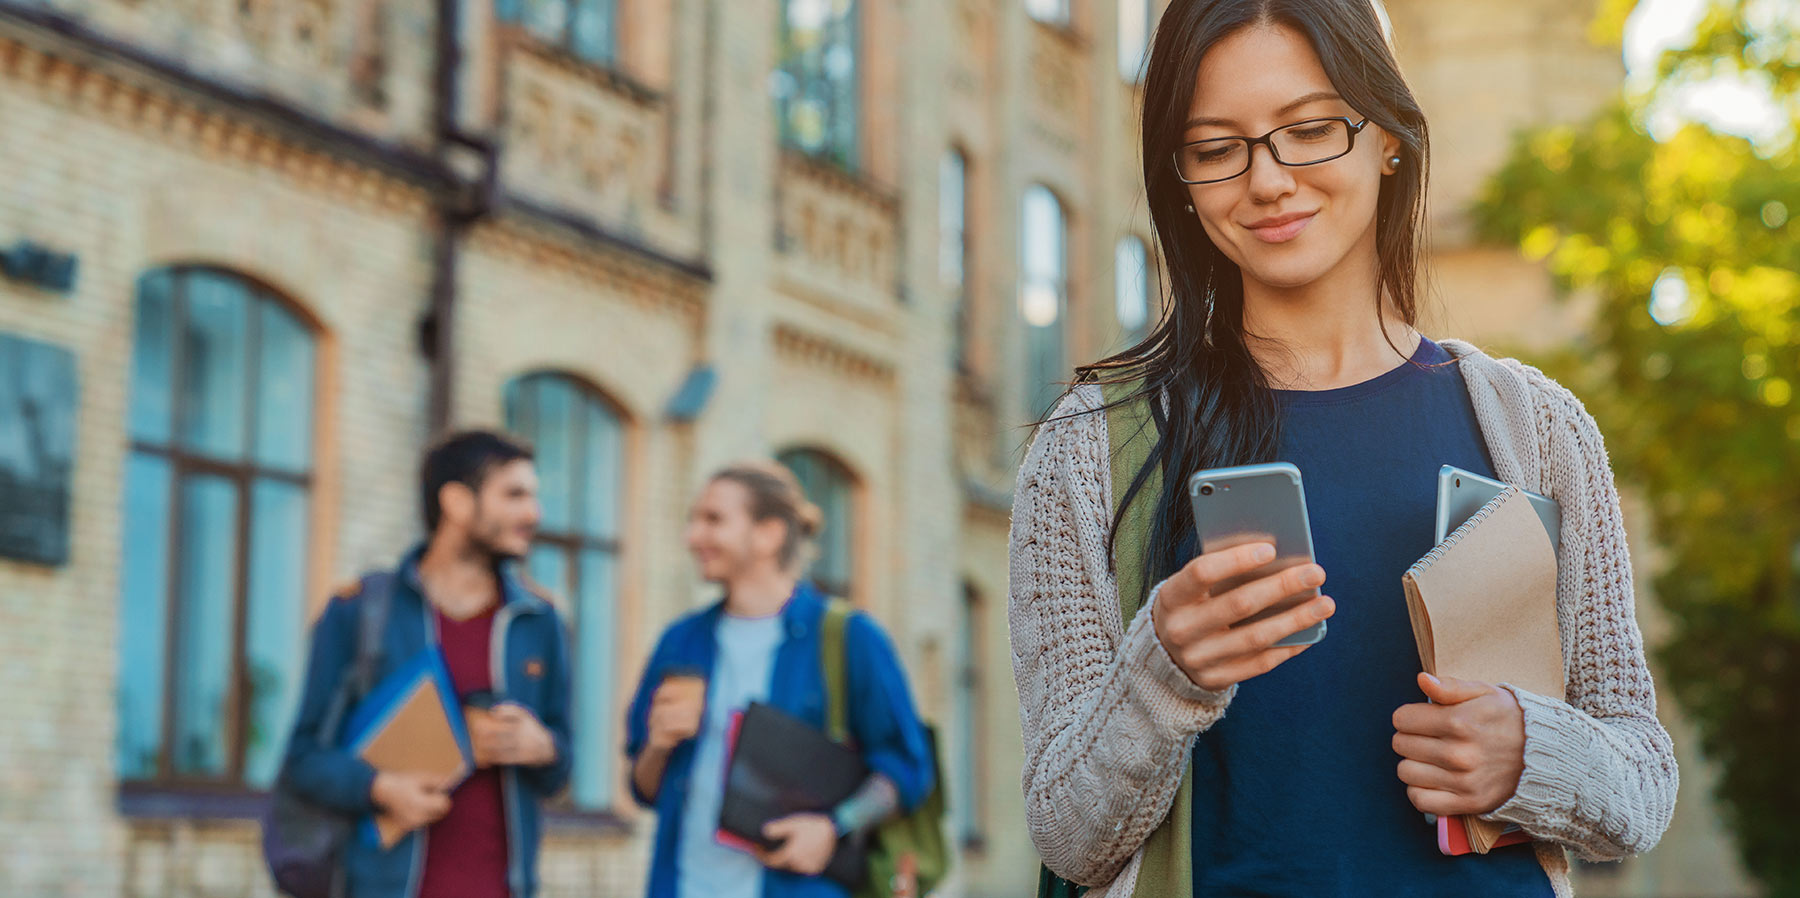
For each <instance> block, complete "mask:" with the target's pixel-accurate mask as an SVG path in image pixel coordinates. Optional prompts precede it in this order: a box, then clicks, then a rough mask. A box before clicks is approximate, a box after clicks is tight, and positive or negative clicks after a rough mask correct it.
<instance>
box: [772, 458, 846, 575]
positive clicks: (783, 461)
mask: <svg viewBox="0 0 1800 898" xmlns="http://www.w3.org/2000/svg"><path fill="white" fill-rule="evenodd" d="M795 458H804V459H807V460H808V461H809V462H811V463H816V464H817V465H818V467H819V469H820V471H821V472H822V473H824V474H825V475H826V476H827V477H828V478H830V480H831V481H832V482H833V483H834V485H836V486H838V487H840V488H841V489H842V490H843V496H844V519H843V521H842V522H840V523H841V524H842V526H843V531H844V533H845V534H846V536H845V537H844V553H845V557H844V568H845V572H844V579H843V580H841V581H838V580H830V581H827V580H824V579H821V578H820V576H819V574H818V568H819V564H820V562H822V561H824V560H825V552H824V549H823V547H820V551H819V556H818V557H817V558H815V559H813V563H812V565H811V566H810V567H809V568H808V569H807V572H806V577H805V579H807V580H810V581H811V582H812V584H813V585H814V586H817V587H818V588H819V591H820V592H823V593H825V594H826V595H828V596H835V597H837V598H840V599H848V600H850V601H852V602H855V601H856V600H857V599H859V598H860V596H859V595H858V591H857V577H858V575H859V574H860V573H861V567H862V566H861V565H860V564H859V563H858V562H859V561H860V560H861V559H860V558H859V557H858V556H859V555H861V551H860V549H861V547H862V542H861V539H862V534H861V528H860V527H859V526H858V525H859V524H860V523H861V520H860V517H861V514H860V513H861V509H862V497H861V495H860V493H861V491H860V489H859V487H860V485H861V480H860V479H859V478H858V477H857V476H856V471H855V469H853V468H851V467H850V465H849V464H848V463H846V462H845V461H844V460H843V458H842V457H840V456H839V455H838V454H837V453H835V452H832V451H831V450H829V449H825V448H822V447H819V446H816V445H810V444H801V445H794V446H789V447H787V448H785V449H782V450H781V451H779V452H777V453H775V461H776V462H777V463H778V464H780V465H781V466H782V467H785V468H787V469H788V470H789V471H791V472H793V474H794V479H795V480H797V481H799V483H800V489H801V492H803V493H805V495H806V500H807V501H808V502H811V503H813V504H814V505H817V506H819V509H820V511H822V512H825V513H827V514H829V507H828V505H827V504H826V503H825V502H823V501H821V499H822V498H823V496H821V495H820V494H818V493H817V492H814V491H812V490H809V489H808V486H809V484H808V483H807V475H806V474H805V473H803V472H802V471H801V469H800V468H798V467H795V465H794V464H793V462H792V461H791V459H795ZM832 524H833V522H832V521H829V520H827V521H826V522H825V529H824V531H823V533H824V535H825V538H827V539H829V538H830V534H831V532H832Z"/></svg>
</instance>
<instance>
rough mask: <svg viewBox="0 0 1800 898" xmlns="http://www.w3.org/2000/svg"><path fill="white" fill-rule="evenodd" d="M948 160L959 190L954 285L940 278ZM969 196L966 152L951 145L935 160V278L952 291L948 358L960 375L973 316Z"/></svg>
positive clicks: (966, 369)
mask: <svg viewBox="0 0 1800 898" xmlns="http://www.w3.org/2000/svg"><path fill="white" fill-rule="evenodd" d="M952 161H954V164H955V171H956V177H957V187H958V188H959V190H958V192H957V193H958V199H957V202H958V210H957V212H958V214H957V216H956V227H955V233H956V252H957V259H956V265H957V277H956V281H955V283H950V282H949V281H948V279H946V278H945V277H944V274H945V271H946V269H945V258H944V251H945V250H946V249H947V247H946V242H947V240H946V238H947V236H948V227H947V226H948V223H949V217H948V216H947V215H945V214H944V211H943V202H944V199H945V198H946V197H947V196H948V191H947V190H946V184H945V178H944V176H945V174H946V171H947V170H948V166H950V165H951V163H952ZM970 196H971V191H970V189H969V153H968V151H966V150H964V149H963V147H962V145H961V144H958V143H952V144H950V145H949V146H948V147H946V148H945V149H944V153H943V155H942V156H940V157H939V160H938V203H939V210H938V255H939V259H938V279H939V281H940V284H941V286H942V287H943V288H944V289H946V290H953V291H954V293H953V295H952V296H951V302H952V304H953V306H952V311H951V326H952V330H951V350H950V351H951V359H952V361H953V363H954V364H955V366H956V370H957V372H958V373H961V374H968V373H969V372H970V370H971V367H972V366H971V364H970V359H969V350H970V344H971V342H972V340H971V339H970V337H971V334H970V330H971V324H972V318H973V315H972V310H971V309H970V305H971V303H972V295H973V291H972V290H971V289H970V287H969V271H970V268H971V266H972V264H973V262H974V256H973V253H972V252H971V249H970V246H969V199H970Z"/></svg>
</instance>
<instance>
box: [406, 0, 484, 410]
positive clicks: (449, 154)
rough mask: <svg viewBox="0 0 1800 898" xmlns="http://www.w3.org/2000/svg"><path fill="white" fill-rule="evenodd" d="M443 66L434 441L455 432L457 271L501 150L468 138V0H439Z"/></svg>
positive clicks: (431, 339)
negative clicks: (467, 166) (476, 169)
mask: <svg viewBox="0 0 1800 898" xmlns="http://www.w3.org/2000/svg"><path fill="white" fill-rule="evenodd" d="M437 9H438V28H437V66H436V72H435V77H434V79H433V82H434V83H433V89H434V94H435V99H436V103H435V105H436V114H435V118H436V135H435V138H436V139H435V141H434V150H435V155H436V158H437V161H438V163H439V165H441V166H442V167H443V169H444V171H445V172H447V173H448V174H449V176H450V178H449V180H450V183H449V186H447V187H446V188H444V190H442V191H441V192H440V193H439V194H438V195H437V196H436V197H435V198H434V203H433V205H434V208H433V210H432V225H431V226H432V229H433V238H434V246H433V247H432V265H431V306H430V309H429V311H428V312H427V313H426V316H425V319H424V321H423V322H422V323H421V342H422V343H423V344H424V349H425V354H426V358H427V359H428V360H429V362H430V365H431V399H430V407H429V412H428V421H429V425H430V428H431V433H432V435H433V436H436V435H440V434H442V433H444V432H445V431H446V430H448V429H449V427H450V421H451V409H452V407H453V399H454V395H455V386H456V295H457V279H456V274H457V267H458V263H459V261H460V259H461V255H462V239H463V236H464V234H465V233H466V232H467V231H468V230H469V228H470V227H472V226H473V225H474V224H475V223H476V222H477V221H479V220H480V219H481V218H482V217H483V216H485V215H487V213H488V211H489V209H490V208H491V207H492V202H491V199H492V197H493V195H494V185H495V181H494V179H495V169H496V166H495V147H494V145H493V144H492V143H491V142H489V141H485V140H482V139H479V138H476V137H474V136H472V135H468V134H465V133H463V131H462V127H461V124H460V123H459V121H458V119H459V116H460V113H461V109H462V105H461V93H460V90H459V85H460V79H461V75H462V65H463V52H462V24H463V19H462V0H438V5H437ZM459 152H462V153H471V152H472V153H473V154H475V155H477V156H478V157H479V160H480V164H481V174H480V176H479V180H478V181H477V182H476V183H473V184H470V183H466V182H465V181H464V180H463V177H464V176H463V174H462V172H463V170H464V169H463V168H459V167H458V166H457V164H456V161H457V160H456V159H455V158H454V156H455V155H456V154H457V153H459Z"/></svg>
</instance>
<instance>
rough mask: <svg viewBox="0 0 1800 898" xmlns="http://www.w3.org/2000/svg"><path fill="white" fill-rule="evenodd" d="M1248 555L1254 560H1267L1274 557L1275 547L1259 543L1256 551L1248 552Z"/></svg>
mask: <svg viewBox="0 0 1800 898" xmlns="http://www.w3.org/2000/svg"><path fill="white" fill-rule="evenodd" d="M1250 557H1251V558H1252V559H1253V560H1255V561H1269V560H1271V559H1273V558H1274V557H1275V547H1274V546H1271V545H1269V544H1268V543H1259V544H1257V546H1256V551H1254V552H1251V553H1250Z"/></svg>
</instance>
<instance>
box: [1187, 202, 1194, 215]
mask: <svg viewBox="0 0 1800 898" xmlns="http://www.w3.org/2000/svg"><path fill="white" fill-rule="evenodd" d="M1187 210H1188V212H1190V213H1192V212H1193V211H1194V204H1193V203H1188V204H1187Z"/></svg>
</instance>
